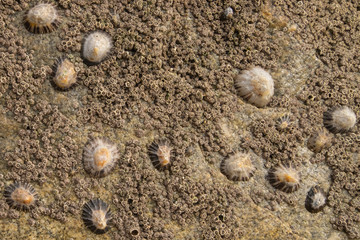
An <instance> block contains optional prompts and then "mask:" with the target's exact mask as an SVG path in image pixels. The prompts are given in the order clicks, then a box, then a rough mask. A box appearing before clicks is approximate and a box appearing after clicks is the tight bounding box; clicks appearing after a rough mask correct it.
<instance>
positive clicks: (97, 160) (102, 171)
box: [83, 138, 119, 177]
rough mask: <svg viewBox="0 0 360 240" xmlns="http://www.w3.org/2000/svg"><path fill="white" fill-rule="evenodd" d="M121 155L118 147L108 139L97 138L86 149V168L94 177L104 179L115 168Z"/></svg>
mask: <svg viewBox="0 0 360 240" xmlns="http://www.w3.org/2000/svg"><path fill="white" fill-rule="evenodd" d="M118 158H119V153H118V149H117V147H116V145H115V144H114V143H112V142H111V141H110V140H108V139H106V138H96V139H94V140H91V141H89V142H88V144H87V145H86V146H85V148H84V155H83V161H84V168H85V170H86V171H87V172H88V173H90V174H91V175H93V176H98V177H103V176H105V175H107V174H108V173H109V172H110V170H111V169H112V168H113V167H114V165H115V163H116V161H117V159H118Z"/></svg>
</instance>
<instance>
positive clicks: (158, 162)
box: [148, 140, 172, 169]
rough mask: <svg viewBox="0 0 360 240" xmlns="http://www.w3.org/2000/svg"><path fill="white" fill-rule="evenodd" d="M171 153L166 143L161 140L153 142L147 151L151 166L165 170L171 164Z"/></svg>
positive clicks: (170, 148)
mask: <svg viewBox="0 0 360 240" xmlns="http://www.w3.org/2000/svg"><path fill="white" fill-rule="evenodd" d="M171 151H172V147H170V145H169V143H168V141H166V140H161V141H159V142H156V141H154V142H153V143H152V144H151V145H150V146H149V149H148V154H149V157H150V159H151V161H152V163H153V165H154V166H155V167H156V168H158V169H163V168H166V167H168V166H169V165H170V163H171Z"/></svg>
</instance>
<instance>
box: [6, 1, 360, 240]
mask: <svg viewBox="0 0 360 240" xmlns="http://www.w3.org/2000/svg"><path fill="white" fill-rule="evenodd" d="M51 2H52V1H51ZM175 2H178V3H173V1H165V0H163V1H162V0H159V1H155V0H149V1H142V0H135V1H110V0H109V1H100V0H93V1H85V0H74V1H69V0H60V1H58V2H54V4H55V6H56V8H57V10H58V14H59V16H60V17H61V23H60V26H59V28H58V29H57V30H55V31H54V32H52V33H49V34H40V35H38V34H37V35H35V34H31V33H29V32H28V31H27V30H26V29H25V27H24V25H23V22H22V20H23V16H24V14H25V13H26V11H27V10H28V9H30V8H31V7H32V6H34V5H35V4H36V3H37V2H36V1H29V0H19V1H13V0H4V1H1V2H0V28H1V29H2V30H1V32H0V119H1V120H2V121H1V123H2V124H1V125H0V146H1V147H0V159H1V161H0V190H1V191H3V189H4V188H5V186H7V185H9V184H11V183H13V182H14V181H17V180H21V181H25V182H29V183H31V184H32V185H33V186H34V188H35V189H36V190H37V192H38V193H39V199H40V200H39V202H38V203H37V206H36V208H34V209H33V210H30V211H28V212H20V211H18V210H15V209H10V208H9V206H8V205H7V204H6V202H5V199H4V197H3V195H1V196H0V233H1V236H2V237H3V238H4V239H21V238H25V237H27V238H34V239H86V238H89V239H131V238H133V239H221V238H223V239H317V240H320V239H346V238H351V239H360V233H359V227H360V224H359V221H360V212H359V211H360V196H359V190H360V168H359V167H360V154H359V149H360V148H359V144H360V135H359V126H358V124H356V125H355V127H354V128H353V129H352V130H351V131H350V132H347V133H337V134H336V135H335V136H334V142H333V144H332V145H331V146H330V147H329V148H326V149H322V150H321V151H320V152H319V153H316V154H315V153H313V152H312V151H310V150H309V149H308V148H307V141H308V139H309V138H310V137H311V135H312V134H314V133H316V132H317V131H319V130H321V129H323V127H324V126H323V113H324V112H325V111H327V110H328V109H329V108H331V107H333V106H338V105H346V106H348V107H350V108H351V109H352V110H353V111H354V112H355V114H356V115H357V118H359V116H360V112H359V111H360V93H359V85H360V76H359V74H358V72H359V66H360V58H359V57H358V52H359V39H360V38H359V21H358V19H359V5H358V3H357V1H344V0H338V1H328V2H326V1H317V0H311V1H294V0H276V1H275V0H274V1H268V0H264V1H253V0H246V1H205V0H198V1H192V0H191V1H187V0H185V1H175ZM228 7H231V8H232V9H233V12H234V13H233V16H232V17H229V18H224V15H223V14H224V10H225V9H226V8H228ZM95 30H102V31H105V32H107V33H108V34H109V35H110V36H111V37H112V39H113V42H114V46H113V48H112V50H111V53H110V55H109V57H108V58H107V59H106V60H105V61H104V62H102V63H100V64H99V65H95V66H87V65H86V64H85V63H84V61H83V59H82V58H81V52H80V51H81V46H82V41H83V39H84V37H85V36H86V35H87V34H88V33H90V32H92V31H95ZM64 55H66V56H67V57H68V58H69V59H70V60H71V61H72V62H73V63H74V64H75V70H76V71H77V75H78V79H77V83H76V86H74V87H72V88H71V89H69V90H68V91H58V90H57V89H54V88H53V86H52V85H51V81H52V78H53V76H54V71H53V69H52V65H53V64H54V63H55V60H56V58H58V57H61V56H64ZM252 66H261V67H263V68H264V69H266V70H268V71H269V72H270V74H271V75H272V77H273V78H274V82H275V94H274V96H273V98H272V100H271V101H270V103H269V104H268V105H267V106H266V107H265V108H263V109H259V108H256V107H255V106H252V105H250V104H248V103H246V102H245V101H243V100H242V98H240V97H239V96H237V94H236V90H235V88H234V80H233V79H234V77H235V76H236V75H237V74H239V73H240V72H241V71H242V70H244V69H248V68H250V67H252ZM284 115H289V116H290V121H291V124H290V125H289V127H288V128H287V129H283V130H281V131H279V130H278V128H277V127H276V121H277V120H278V119H279V118H280V117H282V116H284ZM97 136H98V137H102V136H103V137H107V138H109V139H110V140H111V141H113V142H114V143H116V144H117V145H118V149H119V153H120V155H121V158H120V160H119V161H118V164H117V165H116V166H115V168H114V170H113V172H112V173H111V174H110V175H108V176H106V177H104V178H93V177H91V176H90V175H88V174H87V173H86V172H85V170H84V168H83V164H82V153H83V148H84V146H85V143H86V142H87V140H88V139H89V137H97ZM158 138H165V139H167V140H168V141H169V142H170V144H171V145H172V147H173V148H174V160H173V163H172V165H171V166H170V168H169V169H166V170H164V171H159V170H157V169H155V168H154V166H153V165H152V163H151V161H150V158H149V156H148V155H147V148H148V146H149V145H150V144H151V143H152V142H153V140H154V139H158ZM236 151H250V152H252V154H254V155H256V156H257V157H256V159H255V160H254V163H253V164H254V165H255V167H256V171H255V172H254V176H253V177H252V178H251V179H250V180H249V181H247V182H233V181H229V180H228V179H227V178H226V176H224V175H223V174H221V172H220V169H219V167H220V162H221V161H222V160H223V159H224V158H226V157H227V156H228V155H229V154H231V153H233V152H236ZM279 163H283V164H286V163H288V164H289V163H291V164H293V165H294V166H296V167H297V169H298V170H299V171H300V174H301V176H302V177H301V186H300V189H299V190H298V191H296V192H294V193H291V194H286V193H282V192H280V191H278V190H275V189H274V188H273V187H272V186H271V185H270V184H269V182H268V180H267V173H268V170H269V169H270V168H271V167H273V166H276V165H277V164H279ZM317 184H318V185H320V186H321V187H322V188H323V189H324V190H325V191H326V192H328V194H329V196H328V206H327V207H325V209H324V210H323V211H322V212H320V213H317V214H312V213H309V212H307V210H306V209H305V207H304V204H305V198H306V194H307V192H308V190H309V189H310V188H311V187H312V186H314V185H317ZM96 197H100V198H101V199H102V200H104V201H106V202H107V203H109V204H110V207H111V210H112V212H113V213H114V219H113V220H114V221H113V223H114V224H113V227H112V229H111V230H110V231H109V232H107V233H106V234H105V235H102V236H96V235H94V234H93V233H92V232H90V231H89V230H88V229H86V227H85V226H84V225H83V222H82V221H81V210H82V206H83V204H84V203H85V202H87V201H89V200H90V199H92V198H96Z"/></svg>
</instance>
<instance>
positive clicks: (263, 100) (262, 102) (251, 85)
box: [235, 67, 274, 107]
mask: <svg viewBox="0 0 360 240" xmlns="http://www.w3.org/2000/svg"><path fill="white" fill-rule="evenodd" d="M235 88H236V89H237V92H238V94H239V95H240V96H241V97H243V98H244V99H246V100H247V101H248V102H249V103H252V104H254V105H255V106H257V107H264V106H266V105H267V104H268V103H269V102H270V99H271V97H272V96H273V95H274V80H273V79H272V77H271V75H270V74H269V73H268V72H267V71H265V70H264V69H263V68H261V67H253V68H251V69H249V70H244V71H243V72H242V73H241V74H239V75H238V76H237V77H236V78H235Z"/></svg>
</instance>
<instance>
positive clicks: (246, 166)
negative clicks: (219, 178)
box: [220, 152, 255, 181]
mask: <svg viewBox="0 0 360 240" xmlns="http://www.w3.org/2000/svg"><path fill="white" fill-rule="evenodd" d="M220 169H221V172H222V173H223V174H224V175H225V176H226V177H227V178H228V179H229V180H233V181H247V180H249V179H250V178H251V177H252V176H253V174H254V171H255V167H254V165H253V164H252V161H251V157H250V154H248V153H241V152H238V153H235V154H234V155H232V156H230V157H228V158H227V159H224V160H223V161H222V162H221V165H220Z"/></svg>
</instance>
